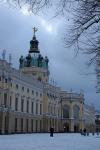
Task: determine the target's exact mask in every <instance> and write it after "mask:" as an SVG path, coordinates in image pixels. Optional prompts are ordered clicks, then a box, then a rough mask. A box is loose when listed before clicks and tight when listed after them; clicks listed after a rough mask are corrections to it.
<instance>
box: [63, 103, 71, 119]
mask: <svg viewBox="0 0 100 150" xmlns="http://www.w3.org/2000/svg"><path fill="white" fill-rule="evenodd" d="M69 111H70V108H69V106H68V105H65V106H64V107H63V118H69Z"/></svg>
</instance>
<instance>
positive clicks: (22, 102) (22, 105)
mask: <svg viewBox="0 0 100 150" xmlns="http://www.w3.org/2000/svg"><path fill="white" fill-rule="evenodd" d="M23 111H24V100H23V99H21V112H23Z"/></svg>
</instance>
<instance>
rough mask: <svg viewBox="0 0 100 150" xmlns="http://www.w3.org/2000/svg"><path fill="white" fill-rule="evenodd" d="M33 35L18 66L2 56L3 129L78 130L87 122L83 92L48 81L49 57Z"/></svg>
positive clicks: (0, 115) (3, 131) (0, 130)
mask: <svg viewBox="0 0 100 150" xmlns="http://www.w3.org/2000/svg"><path fill="white" fill-rule="evenodd" d="M35 31H36V30H35V28H34V35H33V38H32V40H31V41H30V50H29V53H28V55H27V56H26V57H23V56H21V57H20V59H19V62H20V66H19V70H17V69H15V68H13V67H12V66H11V64H10V63H8V62H7V61H6V60H5V59H2V60H0V133H1V134H11V133H32V132H49V129H50V127H51V126H53V127H54V130H55V132H79V131H80V130H81V129H83V128H84V127H85V124H84V122H85V121H84V109H83V108H84V94H83V93H82V92H80V93H73V92H67V91H62V90H61V88H60V87H57V86H55V85H52V84H50V83H49V74H50V71H49V66H48V64H49V59H48V58H47V56H46V57H43V56H42V55H41V54H40V51H39V49H38V44H39V42H38V40H37V39H36V35H35Z"/></svg>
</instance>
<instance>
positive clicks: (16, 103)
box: [15, 98, 18, 111]
mask: <svg viewBox="0 0 100 150" xmlns="http://www.w3.org/2000/svg"><path fill="white" fill-rule="evenodd" d="M15 111H18V98H15Z"/></svg>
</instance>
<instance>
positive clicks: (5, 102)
mask: <svg viewBox="0 0 100 150" xmlns="http://www.w3.org/2000/svg"><path fill="white" fill-rule="evenodd" d="M4 105H5V107H7V93H4Z"/></svg>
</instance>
